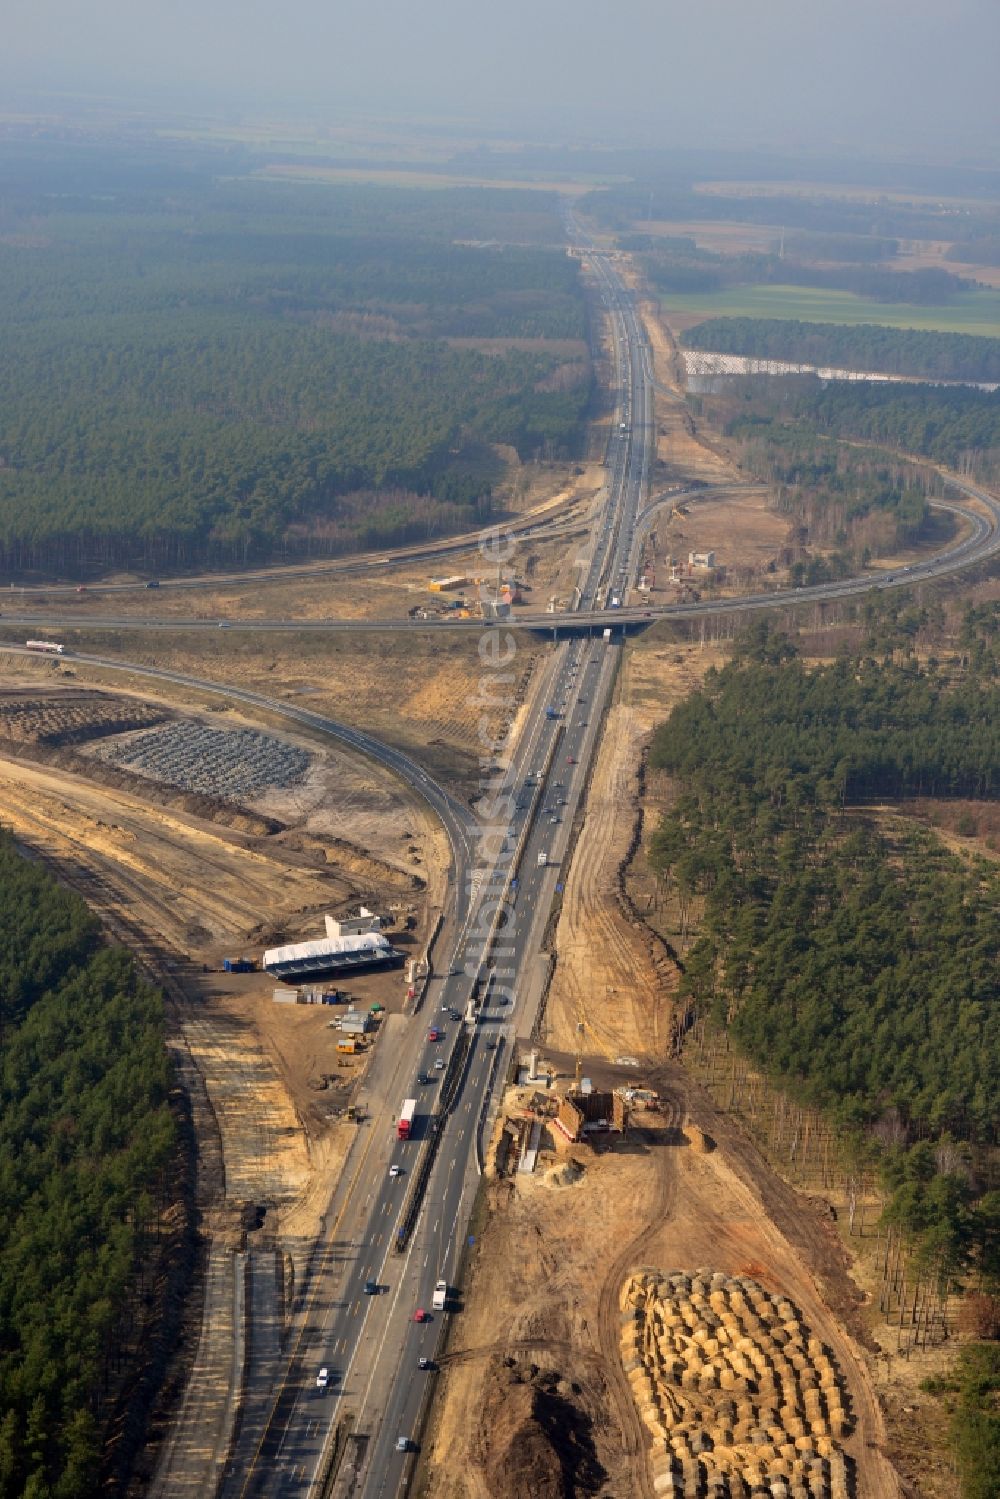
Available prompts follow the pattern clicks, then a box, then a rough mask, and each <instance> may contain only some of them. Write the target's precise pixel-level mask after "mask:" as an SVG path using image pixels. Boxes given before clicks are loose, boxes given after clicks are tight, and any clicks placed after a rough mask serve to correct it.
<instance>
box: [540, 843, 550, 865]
mask: <svg viewBox="0 0 1000 1499" xmlns="http://www.w3.org/2000/svg"><path fill="white" fill-rule="evenodd" d="M548 862H549V856H548V854H547V853H546V852H545V850H544V848H543V849H541V850H540V851H539V854H538V867H539V869H544V868H545V866H546V864H547V863H548Z"/></svg>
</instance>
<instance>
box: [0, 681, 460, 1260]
mask: <svg viewBox="0 0 1000 1499" xmlns="http://www.w3.org/2000/svg"><path fill="white" fill-rule="evenodd" d="M5 667H6V669H5V671H4V682H5V688H4V691H3V692H0V819H2V821H3V822H4V824H5V825H6V826H8V827H9V828H11V829H12V831H13V832H14V834H15V836H16V837H17V838H18V840H19V841H20V842H22V843H23V845H24V846H25V847H26V848H28V849H31V850H35V851H37V852H38V853H39V854H41V855H42V856H43V857H44V858H45V859H46V860H48V861H49V862H51V864H52V866H53V868H54V869H55V871H56V872H57V874H58V875H59V877H60V878H61V879H62V880H64V881H65V882H66V883H67V884H69V885H71V886H72V887H74V888H75V889H77V890H78V891H79V893H80V894H81V895H83V896H84V898H85V899H86V900H87V901H88V903H89V904H90V906H91V907H92V908H93V909H94V910H95V911H96V913H97V915H98V916H99V917H100V919H101V920H102V922H103V924H104V925H105V927H106V928H107V930H108V931H109V933H110V934H111V935H112V936H113V937H115V938H117V939H118V940H121V941H123V942H124V943H125V944H126V945H127V946H129V947H130V948H131V949H132V950H133V951H135V952H136V953H137V956H138V957H139V958H140V960H141V961H143V962H144V964H145V966H146V967H147V968H148V969H149V970H150V971H151V972H152V973H153V974H154V976H156V977H162V978H164V979H166V980H167V983H168V992H169V993H170V995H171V998H172V999H173V1002H174V1009H173V1013H174V1015H175V1017H176V1020H177V1023H178V1024H179V1026H180V1030H181V1032H182V1035H183V1040H184V1042H185V1044H186V1046H187V1048H188V1049H189V1051H190V1054H191V1055H192V1056H193V1057H194V1059H195V1060H196V1062H197V1063H198V1066H199V1068H200V1069H201V1071H202V1074H203V1076H204V1079H205V1083H206V1087H207V1090H208V1098H209V1101H210V1105H211V1110H212V1113H213V1115H214V1124H216V1125H217V1127H218V1131H219V1132H220V1133H221V1144H222V1156H223V1164H224V1176H225V1200H226V1201H227V1202H228V1203H230V1204H231V1205H232V1206H233V1207H234V1208H236V1209H239V1208H240V1206H241V1205H242V1204H245V1203H253V1204H255V1205H256V1206H258V1207H260V1206H264V1207H266V1208H268V1209H269V1210H271V1209H273V1210H274V1213H273V1216H272V1222H273V1223H274V1226H276V1227H277V1228H279V1230H280V1229H281V1228H282V1227H285V1228H287V1229H288V1231H289V1232H292V1233H295V1234H298V1233H299V1232H301V1229H302V1227H303V1225H302V1223H301V1221H300V1210H301V1209H302V1208H303V1207H307V1208H308V1205H309V1203H310V1201H311V1186H312V1182H313V1178H314V1174H315V1171H316V1169H317V1168H318V1167H319V1168H323V1174H324V1175H325V1171H326V1168H327V1167H329V1165H330V1164H331V1160H332V1159H334V1158H335V1157H336V1156H337V1154H338V1152H339V1146H338V1143H337V1140H338V1135H339V1132H340V1130H341V1129H342V1128H344V1126H338V1124H337V1108H336V1106H335V1104H333V1098H332V1096H331V1095H330V1094H329V1092H317V1091H315V1088H314V1087H313V1086H311V1085H312V1084H315V1083H316V1082H317V1080H318V1079H319V1078H320V1077H321V1076H322V1075H323V1074H325V1073H330V1074H338V1073H339V1074H340V1075H341V1076H342V1077H343V1083H344V1088H343V1089H338V1090H337V1094H338V1095H339V1094H340V1093H341V1092H343V1093H344V1096H345V1097H346V1090H347V1089H348V1088H349V1086H350V1084H351V1083H352V1081H354V1080H356V1078H357V1076H358V1073H359V1069H360V1064H359V1063H355V1062H353V1059H352V1063H351V1065H350V1066H348V1067H345V1068H342V1069H341V1068H338V1058H337V1055H336V1046H335V1040H334V1036H333V1033H332V1032H331V1031H330V1030H329V1029H328V1021H329V1017H330V1010H329V1009H327V1008H323V1007H320V1006H306V1007H299V1006H293V1007H289V1006H287V1005H282V1006H278V1005H275V1004H273V1002H272V1000H271V989H272V987H273V983H272V982H271V981H270V980H268V979H267V977H266V975H263V974H249V975H228V974H223V973H221V972H220V971H218V970H219V969H220V967H221V960H222V958H223V957H224V956H227V955H240V954H242V953H244V952H246V953H248V954H250V955H252V956H257V957H259V955H260V950H261V947H262V946H264V945H266V944H268V943H270V942H271V941H281V940H296V939H298V938H302V937H306V938H308V937H314V936H318V935H320V934H321V932H322V929H323V927H322V922H323V916H324V914H325V913H326V912H328V911H331V910H332V911H343V910H345V909H348V908H350V907H352V906H354V905H356V904H357V902H358V900H359V899H363V900H367V901H368V902H369V903H371V904H374V905H375V907H376V908H377V909H378V910H380V911H383V912H385V913H386V914H387V915H389V916H392V917H393V919H394V926H393V928H392V929H391V930H390V937H391V940H392V941H393V942H394V943H396V944H398V945H400V946H401V947H402V948H403V949H404V950H406V949H407V948H409V949H410V950H412V951H413V952H415V953H419V952H420V951H422V948H423V944H424V943H425V941H426V937H427V933H428V928H429V925H430V923H431V922H432V921H433V920H434V915H435V911H436V909H437V908H438V907H439V905H440V901H441V899H442V898H443V873H444V869H445V867H446V864H447V849H446V846H445V843H444V838H443V835H442V834H441V832H440V830H439V829H438V827H437V825H436V824H435V823H434V822H433V821H432V819H431V816H430V813H429V812H428V810H427V809H426V808H425V807H424V805H423V803H421V802H420V801H419V800H418V799H417V798H415V797H414V796H413V795H412V794H411V793H410V792H409V790H408V789H407V788H406V787H405V786H403V785H402V784H401V783H400V782H398V781H396V780H395V779H394V778H393V777H391V776H389V775H388V773H386V772H383V771H382V770H381V769H380V768H379V767H377V766H374V765H371V764H370V763H369V762H367V761H364V760H362V759H361V757H359V756H356V755H353V754H351V753H350V752H347V751H346V750H341V749H339V748H336V749H326V748H321V747H319V746H318V745H317V744H316V742H315V741H310V740H308V739H299V738H298V737H297V736H295V735H292V734H284V732H283V731H281V733H280V737H281V738H282V739H283V740H285V741H287V742H288V743H295V744H297V745H299V746H300V747H302V748H304V749H305V750H306V751H307V752H308V755H309V761H310V763H309V769H308V772H307V773H306V775H305V777H304V779H303V780H302V782H301V784H299V785H296V786H294V787H288V788H286V789H284V790H278V791H272V792H265V793H263V794H262V795H260V796H259V797H257V798H255V799H254V800H253V802H252V804H250V805H248V806H245V807H243V808H230V809H229V810H228V811H227V810H226V809H225V808H223V807H217V806H213V805H211V803H209V802H206V800H205V799H204V798H197V797H190V796H185V795H184V794H183V793H181V792H179V791H177V790H172V789H171V788H168V787H163V786H162V785H160V783H158V782H155V781H150V782H145V783H144V782H143V781H142V780H140V778H139V777H137V776H132V777H128V776H122V775H121V774H120V773H118V772H115V771H109V769H108V768H107V767H105V766H102V765H101V764H100V762H99V761H97V760H96V759H95V758H93V757H92V753H91V752H92V750H93V748H94V747H95V746H96V745H106V744H107V743H108V742H109V741H110V740H113V739H116V738H120V737H124V738H126V739H127V738H128V737H129V732H128V731H129V730H130V726H131V725H132V723H133V721H134V720H138V723H139V725H143V724H147V723H148V720H149V719H150V717H153V718H158V717H162V718H165V719H166V721H168V722H171V723H181V724H186V723H191V724H193V723H197V724H198V725H209V726H211V727H213V728H214V729H216V730H218V731H220V732H221V733H227V732H231V731H232V730H234V729H241V728H247V727H251V726H252V727H255V728H258V729H259V728H260V725H251V724H250V721H249V720H246V719H244V718H243V717H242V716H239V717H237V716H236V715H234V714H232V713H228V712H226V713H214V714H213V713H210V712H207V711H201V712H199V713H197V714H195V713H194V712H193V711H192V710H191V709H190V708H187V709H185V710H184V711H182V712H177V710H176V709H175V708H174V706H173V704H172V703H170V702H169V701H167V700H162V701H161V700H157V699H155V698H152V697H151V696H148V695H147V697H146V698H145V699H144V700H138V699H136V698H134V697H132V696H130V695H129V694H125V693H113V692H110V691H107V690H101V691H99V692H95V691H92V690H88V689H87V688H86V687H85V686H81V684H80V683H79V680H77V681H75V682H74V683H73V684H72V685H69V684H64V685H60V684H56V683H53V682H52V681H51V667H50V666H48V665H47V664H46V666H44V667H43V666H42V665H41V663H35V662H26V663H24V664H23V665H22V663H21V659H20V658H8V660H7V662H6V663H5ZM122 728H125V729H126V731H127V732H126V733H125V735H124V736H121V735H119V734H118V732H117V731H118V730H120V729H122ZM138 732H140V733H146V732H150V730H149V729H148V728H141V727H140V728H139V729H138ZM153 732H155V729H154V730H153ZM266 732H267V733H268V735H269V736H271V737H274V736H276V735H278V734H279V731H275V730H272V729H267V730H266ZM99 777H100V778H102V779H99ZM192 804H193V805H194V806H195V807H197V808H198V809H199V810H198V811H192V810H189V809H188V808H189V806H190V805H192ZM206 968H207V969H209V970H212V971H210V972H205V971H204V970H205V969H206ZM351 988H352V995H354V996H356V1000H355V1002H358V1003H360V1002H364V1001H368V1002H373V1001H374V1000H375V999H376V998H377V999H379V1000H380V1001H381V1002H382V1003H384V1004H386V1005H387V1007H390V1008H394V1009H398V1008H399V1007H400V1005H401V1002H402V994H403V979H402V976H401V974H400V973H399V972H398V970H397V971H389V972H386V973H376V974H372V975H357V976H354V978H353V979H352V984H351ZM339 1101H340V1102H342V1101H343V1100H339ZM332 1105H333V1106H332ZM208 1124H209V1126H210V1127H211V1126H212V1124H213V1121H212V1120H209V1121H208ZM326 1188H327V1190H328V1188H329V1181H328V1180H327V1181H326Z"/></svg>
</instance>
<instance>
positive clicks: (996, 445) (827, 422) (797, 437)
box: [692, 376, 1000, 518]
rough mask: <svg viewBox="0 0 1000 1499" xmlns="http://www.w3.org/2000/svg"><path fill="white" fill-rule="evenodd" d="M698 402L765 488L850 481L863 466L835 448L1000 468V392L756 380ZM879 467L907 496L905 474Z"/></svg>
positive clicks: (980, 469) (991, 470) (971, 468)
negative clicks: (837, 444) (767, 483)
mask: <svg viewBox="0 0 1000 1499" xmlns="http://www.w3.org/2000/svg"><path fill="white" fill-rule="evenodd" d="M737 385H738V386H739V388H738V389H737V388H736V386H737ZM692 399H693V401H694V403H695V404H696V405H700V406H702V407H709V406H710V407H711V409H712V411H713V414H714V417H715V420H716V421H718V423H719V425H720V426H721V427H722V428H723V430H724V431H725V432H726V433H727V434H728V435H729V436H731V437H733V438H735V439H736V440H737V441H739V442H740V443H741V444H742V445H743V446H744V456H745V459H746V461H747V463H748V464H749V466H750V467H751V468H752V469H753V471H754V472H755V473H757V474H758V475H759V476H760V477H762V478H775V479H779V480H780V481H781V482H786V483H795V482H803V483H804V482H807V480H808V479H809V478H812V479H813V480H815V479H817V478H821V477H822V476H823V474H824V473H828V472H829V471H830V470H833V469H837V468H839V469H840V470H842V471H843V472H844V473H845V474H846V473H847V472H849V471H850V470H851V469H852V468H854V467H856V466H857V465H858V464H859V463H861V462H862V460H861V459H860V456H859V454H858V453H857V452H856V451H854V450H851V449H844V448H840V449H838V450H837V452H836V454H834V453H832V452H831V451H830V448H831V444H830V442H829V440H828V439H830V438H838V439H839V438H844V439H847V440H851V439H859V440H861V441H864V442H872V443H876V444H878V445H879V446H883V447H885V448H889V449H893V450H895V451H896V452H900V453H912V454H914V455H915V456H918V457H924V458H932V459H934V460H935V461H936V462H938V463H943V464H945V465H946V466H947V467H949V468H954V469H960V470H962V471H963V472H965V473H970V474H978V475H980V476H982V477H984V478H990V477H992V476H993V475H995V474H996V472H997V471H998V467H1000V394H998V393H997V392H995V391H981V390H974V389H971V388H969V387H962V386H955V387H950V388H943V387H941V386H933V387H927V386H918V385H905V384H896V385H879V384H867V383H862V382H854V381H846V380H831V381H820V380H818V379H815V378H813V377H810V376H803V377H789V378H785V379H767V380H762V379H757V378H753V377H751V378H748V379H747V380H745V381H740V382H734V387H733V389H732V390H729V391H722V392H721V393H720V394H718V395H713V396H711V397H708V398H705V397H697V398H692ZM817 439H819V440H817ZM871 462H873V463H875V464H876V466H877V467H878V468H879V469H880V470H881V472H882V474H883V475H884V476H885V477H886V478H888V479H889V480H890V481H891V482H894V483H895V484H896V486H897V490H898V486H899V472H900V470H899V468H898V465H896V466H893V468H891V469H889V468H887V466H886V465H885V463H884V462H882V463H878V460H871ZM906 482H908V483H909V487H910V488H911V490H913V489H915V488H916V487H917V486H916V483H915V476H912V477H911V478H910V479H909V481H906V480H905V479H904V483H906ZM844 484H846V485H847V487H848V488H849V487H850V486H849V481H847V480H844V481H842V483H841V488H843V487H844ZM861 492H862V490H861V488H859V490H858V493H859V494H860V493H861ZM892 503H893V502H892V501H891V500H890V505H891V504H892ZM911 518H912V517H911Z"/></svg>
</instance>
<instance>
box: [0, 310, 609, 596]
mask: <svg viewBox="0 0 1000 1499" xmlns="http://www.w3.org/2000/svg"><path fill="white" fill-rule="evenodd" d="M8 351H9V353H10V356H11V358H10V362H6V363H5V364H4V366H3V369H2V370H0V413H2V415H0V461H2V467H0V566H5V567H7V568H12V569H16V568H18V567H25V566H30V567H46V566H65V567H72V566H74V565H75V566H76V567H78V568H82V567H86V566H87V565H88V564H89V562H90V561H91V560H92V559H93V558H94V557H95V556H99V557H100V560H101V562H102V563H103V564H104V565H118V564H126V563H128V562H135V561H136V560H137V559H138V558H139V557H140V556H141V557H147V558H149V559H150V560H151V561H155V560H156V557H157V555H158V554H159V555H161V556H171V557H173V558H174V559H176V560H177V561H184V560H187V561H190V562H194V561H196V560H198V558H199V557H200V556H204V557H205V558H207V559H215V558H220V559H222V558H228V559H230V560H237V561H239V560H242V559H244V558H250V557H257V556H262V555H266V554H269V553H270V552H271V551H272V550H273V549H274V548H275V547H276V546H278V545H279V544H280V545H282V546H284V547H290V546H293V544H294V533H295V528H300V529H301V528H305V530H306V532H308V531H310V530H320V529H322V527H323V526H324V525H326V524H329V523H331V522H334V523H335V522H337V521H343V520H344V519H345V518H346V515H347V512H348V510H349V509H350V506H349V505H347V504H346V497H349V496H351V495H352V494H355V493H357V492H359V491H365V490H375V491H388V490H391V491H395V492H396V494H397V500H396V505H395V508H396V509H397V510H398V509H400V508H402V510H403V511H404V514H403V515H401V516H400V528H401V530H405V528H406V526H407V525H408V524H409V522H410V519H411V518H412V519H413V520H414V521H418V520H420V519H421V518H420V517H419V516H418V512H416V511H415V512H414V515H413V516H412V517H407V515H406V514H405V511H406V510H407V508H408V501H404V502H403V504H402V506H401V507H400V502H399V497H400V496H401V495H403V494H412V495H417V496H419V495H425V496H429V497H431V499H432V500H434V501H436V502H438V509H437V513H436V515H435V514H434V513H433V512H431V514H430V515H427V514H426V512H427V507H426V506H424V507H423V508H424V512H425V516H426V519H427V521H430V523H431V524H432V525H433V524H435V523H436V524H437V525H438V526H440V525H443V524H444V523H445V522H446V521H447V520H449V519H453V518H454V516H453V513H452V511H450V510H449V509H448V507H454V506H456V505H458V506H464V507H470V506H473V505H475V504H477V503H479V502H481V501H482V500H483V498H484V497H485V498H487V499H488V497H489V493H490V485H489V482H488V480H486V479H485V478H484V471H483V468H482V466H481V465H479V466H477V465H476V464H475V463H473V462H470V461H469V460H468V459H464V460H463V457H462V453H463V451H464V450H466V449H468V447H469V445H470V444H476V443H479V444H483V443H509V444H511V445H513V446H514V447H516V448H517V449H518V451H519V452H520V453H521V454H522V455H523V456H525V457H530V456H532V455H534V454H536V453H539V452H543V451H544V452H546V453H555V452H567V451H568V450H569V449H570V447H571V444H572V441H573V438H574V436H575V433H576V431H577V428H578V424H579V422H580V420H581V417H582V414H583V411H584V409H585V407H586V404H587V401H588V399H589V393H590V386H589V375H588V373H587V372H586V371H579V372H577V379H576V383H571V384H570V385H569V388H567V389H559V388H556V389H552V388H549V387H550V386H551V384H552V376H553V374H554V372H555V371H556V370H557V369H558V367H559V361H558V360H555V359H553V358H552V357H551V356H547V355H545V354H533V353H524V352H517V351H515V352H511V353H508V354H505V355H503V356H500V357H490V356H487V355H483V354H478V353H476V352H473V351H467V350H462V351H457V350H453V349H449V348H448V347H447V346H445V345H444V344H440V343H435V344H430V343H423V342H417V341H409V340H408V341H404V342H399V343H392V342H383V341H379V342H372V341H368V340H362V339H358V338H350V337H346V336H343V335H335V334H328V333H324V332H322V331H320V330H316V329H309V328H299V329H293V328H290V327H287V326H282V325H278V324H267V323H263V324H253V325H251V326H248V327H244V328H235V329H234V328H232V327H231V326H229V325H227V324H221V323H216V324H214V325H213V324H210V323H207V322H206V320H205V319H198V318H194V317H191V316H186V317H185V316H181V315H178V316H177V317H176V318H173V319H171V321H170V325H169V332H167V330H166V329H163V328H159V329H158V328H153V329H150V328H148V327H146V326H145V325H144V324H141V323H139V322H138V321H136V322H135V323H130V324H125V323H124V322H119V323H117V324H116V325H115V327H114V329H113V330H107V331H106V332H105V333H104V334H103V335H99V334H98V332H97V330H91V329H90V328H87V329H78V330H77V335H76V337H75V338H70V339H67V341H66V342H65V343H64V344H63V343H60V344H58V345H57V344H54V343H53V342H52V341H51V335H49V336H48V337H45V336H44V335H40V334H35V333H33V332H29V331H27V330H24V331H22V332H21V333H19V334H18V335H16V336H13V337H12V338H11V339H10V341H9V343H8ZM486 472H488V469H487V470H486ZM476 513H481V510H480V512H476V511H473V512H472V515H473V518H474V516H475V514H476ZM383 519H384V518H383ZM421 523H425V522H423V521H421ZM386 529H388V530H391V528H386V527H384V526H383V530H386ZM387 539H388V538H387ZM74 554H75V559H74Z"/></svg>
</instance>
